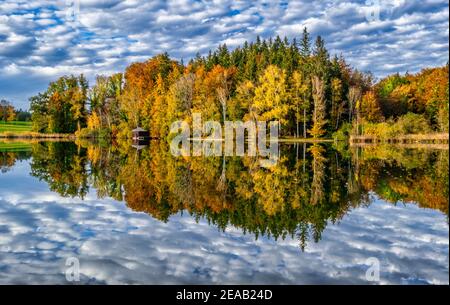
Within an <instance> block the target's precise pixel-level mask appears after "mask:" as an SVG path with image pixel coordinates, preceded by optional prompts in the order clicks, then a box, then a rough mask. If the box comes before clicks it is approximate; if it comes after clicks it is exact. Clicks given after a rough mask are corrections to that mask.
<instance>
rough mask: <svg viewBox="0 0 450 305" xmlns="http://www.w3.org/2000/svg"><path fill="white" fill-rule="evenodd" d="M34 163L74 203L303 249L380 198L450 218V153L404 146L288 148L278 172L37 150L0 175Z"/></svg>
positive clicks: (107, 150) (213, 162)
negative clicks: (115, 206)
mask: <svg viewBox="0 0 450 305" xmlns="http://www.w3.org/2000/svg"><path fill="white" fill-rule="evenodd" d="M29 157H32V160H31V175H33V176H35V177H37V178H39V179H40V180H41V181H45V182H46V183H48V185H49V188H50V190H52V191H54V192H57V193H59V194H60V195H61V196H64V197H81V198H83V197H84V196H85V195H86V194H87V193H88V191H89V188H90V187H92V188H95V190H96V192H97V196H98V197H99V198H104V197H112V198H114V199H116V200H120V201H125V202H126V204H127V206H128V207H130V208H131V209H133V210H134V211H139V212H145V213H147V214H149V215H151V216H152V217H154V218H157V219H159V220H162V221H164V222H166V221H168V220H169V217H170V216H171V215H173V214H176V213H179V212H180V211H187V212H189V213H190V214H191V215H192V216H193V217H195V218H196V219H197V220H198V219H200V218H205V219H207V220H208V222H209V223H210V224H213V225H215V226H217V227H218V228H220V229H221V230H225V229H226V228H227V227H229V226H234V227H237V228H240V229H242V231H243V232H244V233H251V234H254V236H255V238H258V236H260V235H265V236H268V237H273V238H275V239H278V238H285V237H287V236H292V237H296V238H297V239H298V240H299V246H300V248H301V249H302V250H303V249H304V248H305V246H306V245H307V243H308V242H309V241H310V240H313V241H315V242H318V241H319V240H320V239H321V234H322V232H323V230H324V229H325V227H326V225H327V223H328V222H331V223H335V222H337V221H339V220H340V219H341V218H342V217H344V215H345V214H346V213H348V212H349V211H350V210H351V209H353V208H355V207H358V206H361V205H369V204H371V203H372V202H373V200H374V199H375V198H377V197H378V198H381V199H383V200H385V201H388V202H391V203H393V204H397V203H399V202H414V203H417V204H418V205H419V206H420V207H423V208H432V209H437V210H440V211H441V212H443V213H445V214H447V215H448V203H449V201H448V189H449V179H448V169H449V168H448V167H449V155H448V150H446V149H441V150H436V149H406V148H400V147H396V146H369V147H352V148H347V147H333V146H331V145H319V144H315V145H310V144H308V145H307V144H292V145H288V144H286V145H281V156H280V160H279V162H278V164H277V165H276V166H274V167H272V168H263V167H260V163H259V162H258V160H257V159H256V158H254V157H189V158H186V157H173V156H172V155H171V154H170V151H169V148H168V145H167V144H166V143H165V142H151V144H150V146H149V147H148V148H145V149H142V150H139V151H136V150H135V149H134V148H132V147H131V146H128V145H106V146H101V145H95V144H91V143H88V142H85V143H76V144H75V143H71V142H69V143H68V142H65V143H58V142H51V143H50V142H47V143H45V142H42V143H33V144H32V150H31V152H27V153H20V152H1V153H0V169H1V171H6V170H8V168H11V167H12V166H13V165H14V163H15V161H16V160H17V159H24V158H29Z"/></svg>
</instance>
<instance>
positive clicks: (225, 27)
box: [0, 0, 449, 108]
mask: <svg viewBox="0 0 450 305" xmlns="http://www.w3.org/2000/svg"><path fill="white" fill-rule="evenodd" d="M305 26H306V27H308V29H309V30H310V32H311V33H312V34H313V35H314V36H315V35H322V36H323V37H324V38H325V40H326V42H327V46H328V48H329V50H330V52H331V53H332V54H334V53H337V54H339V53H342V54H343V55H344V56H345V57H346V58H347V59H348V61H349V62H350V63H351V64H352V65H354V66H356V67H357V68H359V69H361V70H370V71H372V72H374V73H375V75H376V76H377V77H382V76H384V75H386V74H387V73H392V72H406V71H410V72H416V71H418V70H420V69H421V68H423V67H428V66H438V65H443V64H445V63H446V62H447V61H448V55H449V45H448V38H449V29H448V26H449V11H448V0H447V1H446V0H424V1H423V0H408V1H406V0H394V1H390V0H369V1H364V0H363V1H346V0H342V1H339V0H326V1H306V0H292V1H243V0H240V1H239V0H238V1H226V0H211V1H207V0H169V1H162V0H151V1H147V0H124V1H119V0H79V1H77V0H56V1H55V0H31V1H29V0H25V1H21V0H0V98H6V99H9V100H11V101H12V102H13V103H14V104H15V105H16V106H19V107H25V108H27V107H28V101H27V100H28V97H30V96H31V95H34V94H36V93H37V92H39V91H43V90H45V88H46V86H47V84H48V82H49V81H51V80H54V79H56V78H57V77H58V76H61V75H64V74H69V73H84V74H85V75H87V77H88V78H89V79H90V80H93V79H94V77H95V75H96V74H107V73H112V72H118V71H123V69H124V68H125V67H126V66H127V65H128V64H129V63H131V62H134V61H142V60H145V59H147V58H149V57H151V56H153V55H155V54H157V53H161V52H165V51H167V52H168V53H169V54H170V55H171V56H173V57H175V58H177V59H181V58H183V59H184V60H185V61H186V60H188V59H190V58H191V57H193V56H194V55H195V54H196V53H197V52H200V53H202V54H205V53H207V51H208V50H209V49H211V48H215V47H216V46H217V45H218V44H220V43H226V44H227V45H228V46H229V47H230V48H233V47H236V46H238V45H240V44H242V43H243V42H244V41H245V40H249V41H252V40H254V39H255V37H256V35H260V36H261V37H263V38H268V37H270V36H274V35H277V34H279V35H281V36H285V35H286V36H288V37H289V38H294V37H298V36H299V34H300V33H301V30H302V28H303V27H305Z"/></svg>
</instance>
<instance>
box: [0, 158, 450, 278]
mask: <svg viewBox="0 0 450 305" xmlns="http://www.w3.org/2000/svg"><path fill="white" fill-rule="evenodd" d="M29 172H30V165H29V161H17V162H16V164H15V166H14V167H13V168H12V169H11V170H10V171H8V172H6V173H1V172H0V284H26V283H27V284H67V283H68V282H67V281H66V277H65V272H66V271H67V270H68V269H67V265H66V262H67V259H69V258H76V259H78V261H79V266H80V268H79V270H80V280H81V282H82V283H102V284H125V283H127V284H139V283H141V284H188V283H189V284H274V283H283V284H323V283H327V284H368V282H367V277H366V273H367V271H368V270H369V269H370V268H371V267H373V266H374V259H377V260H378V262H379V266H380V269H379V270H380V277H379V283H381V284H446V285H448V280H449V279H448V268H449V260H448V253H449V231H448V223H447V216H446V215H445V214H444V213H442V212H440V211H436V210H432V209H422V208H419V207H417V205H415V204H402V203H398V204H396V205H394V204H392V203H386V202H383V201H381V200H378V199H376V198H374V200H373V202H372V204H371V205H370V206H368V207H366V206H361V207H359V208H356V209H353V210H352V211H350V212H349V213H348V214H346V215H345V216H344V217H343V219H342V220H340V221H339V222H338V223H336V224H331V223H328V224H327V227H326V229H325V230H324V232H323V233H322V236H321V240H320V241H319V242H318V243H314V242H313V241H309V243H308V245H307V247H306V249H305V252H301V250H300V247H299V241H298V240H297V239H295V238H294V239H292V238H286V239H285V240H278V241H275V240H274V239H273V238H267V237H263V236H259V238H258V239H257V240H255V236H254V235H252V234H243V232H242V230H241V229H237V228H234V227H228V228H227V229H226V230H225V232H222V231H220V230H219V229H218V228H217V227H215V226H214V225H209V224H208V222H207V221H206V220H204V219H202V220H200V221H199V222H196V221H195V219H194V217H191V216H190V215H188V213H187V212H185V213H184V215H183V216H181V215H179V214H178V215H175V216H172V217H171V218H170V219H169V221H168V222H167V223H164V222H162V221H158V220H156V219H154V218H152V217H151V216H150V215H147V214H144V213H137V212H133V211H132V210H130V209H129V208H128V207H127V206H126V204H125V203H124V202H118V201H114V200H112V199H110V198H103V199H98V198H97V196H96V190H94V189H91V191H90V192H89V193H88V194H87V196H86V197H85V198H84V200H82V199H80V198H68V197H66V198H62V197H60V196H59V195H58V194H56V193H54V192H51V191H49V190H48V185H47V184H46V183H45V182H44V181H39V180H38V179H36V178H33V177H32V176H31V175H30V174H29ZM69 266H71V265H70V264H69ZM69 271H70V270H69ZM369 279H370V278H369ZM370 283H371V282H370ZM370 283H369V284H370Z"/></svg>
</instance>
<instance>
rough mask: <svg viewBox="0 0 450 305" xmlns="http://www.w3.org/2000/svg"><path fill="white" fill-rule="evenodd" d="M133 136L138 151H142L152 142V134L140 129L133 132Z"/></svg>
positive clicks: (134, 145)
mask: <svg viewBox="0 0 450 305" xmlns="http://www.w3.org/2000/svg"><path fill="white" fill-rule="evenodd" d="M132 134H133V147H134V148H136V149H137V150H141V149H143V148H145V147H147V145H148V144H149V142H150V132H148V131H147V130H145V129H142V128H140V127H137V128H136V129H133V130H132Z"/></svg>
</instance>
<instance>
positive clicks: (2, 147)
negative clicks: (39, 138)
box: [0, 142, 31, 152]
mask: <svg viewBox="0 0 450 305" xmlns="http://www.w3.org/2000/svg"><path fill="white" fill-rule="evenodd" d="M30 150H31V143H29V142H0V152H15V151H30Z"/></svg>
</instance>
